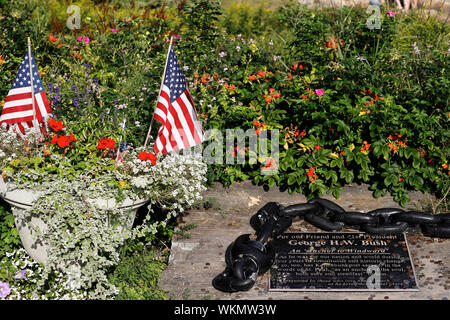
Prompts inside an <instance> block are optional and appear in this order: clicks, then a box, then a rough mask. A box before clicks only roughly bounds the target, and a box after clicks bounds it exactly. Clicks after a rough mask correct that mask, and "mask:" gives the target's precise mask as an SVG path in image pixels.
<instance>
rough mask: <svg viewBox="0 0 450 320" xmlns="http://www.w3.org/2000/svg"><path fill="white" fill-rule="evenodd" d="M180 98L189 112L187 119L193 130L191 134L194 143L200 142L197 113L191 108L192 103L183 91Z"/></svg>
mask: <svg viewBox="0 0 450 320" xmlns="http://www.w3.org/2000/svg"><path fill="white" fill-rule="evenodd" d="M181 99H182V100H183V103H184V105H185V106H186V109H187V110H188V112H189V119H191V121H192V123H193V125H194V130H193V132H192V133H193V136H194V140H195V143H196V144H199V143H202V139H200V136H201V135H202V134H201V132H202V130H201V129H200V123H199V122H198V118H197V114H196V112H195V110H194V108H193V104H191V102H190V101H189V100H188V98H187V96H186V94H185V93H183V94H182V95H181Z"/></svg>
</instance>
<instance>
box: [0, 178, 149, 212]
mask: <svg viewBox="0 0 450 320" xmlns="http://www.w3.org/2000/svg"><path fill="white" fill-rule="evenodd" d="M7 186H8V183H5V182H4V180H3V177H2V176H1V175H0V196H1V197H2V198H3V199H4V200H5V201H6V202H8V203H9V204H10V205H13V206H16V207H19V208H22V209H29V208H31V207H32V206H33V202H34V201H35V200H36V199H37V198H38V195H39V193H40V191H35V190H32V189H19V188H17V189H14V190H11V191H8V188H7ZM148 200H149V199H141V198H139V199H136V200H131V199H130V198H125V199H124V200H122V201H121V202H120V203H121V205H120V206H119V207H117V209H125V210H126V209H135V208H137V207H140V206H142V205H143V204H144V203H146V202H147V201H148ZM87 201H88V202H90V203H99V202H100V208H103V209H114V208H116V205H115V204H116V200H115V199H114V198H110V199H103V198H88V199H87Z"/></svg>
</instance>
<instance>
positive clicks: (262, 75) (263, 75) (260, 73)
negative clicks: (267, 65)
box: [258, 70, 266, 77]
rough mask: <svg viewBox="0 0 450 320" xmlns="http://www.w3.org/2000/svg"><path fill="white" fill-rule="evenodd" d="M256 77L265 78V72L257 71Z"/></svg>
mask: <svg viewBox="0 0 450 320" xmlns="http://www.w3.org/2000/svg"><path fill="white" fill-rule="evenodd" d="M258 76H261V77H265V76H266V72H265V71H263V70H260V71H258Z"/></svg>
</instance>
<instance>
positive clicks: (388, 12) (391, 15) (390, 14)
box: [387, 10, 395, 17]
mask: <svg viewBox="0 0 450 320" xmlns="http://www.w3.org/2000/svg"><path fill="white" fill-rule="evenodd" d="M387 15H388V16H389V17H394V16H395V12H394V11H391V10H388V11H387Z"/></svg>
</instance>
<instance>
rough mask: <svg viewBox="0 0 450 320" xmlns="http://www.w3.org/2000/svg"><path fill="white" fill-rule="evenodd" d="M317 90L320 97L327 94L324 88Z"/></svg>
mask: <svg viewBox="0 0 450 320" xmlns="http://www.w3.org/2000/svg"><path fill="white" fill-rule="evenodd" d="M315 92H316V94H317V96H318V97H321V96H323V95H324V94H325V92H324V91H323V90H322V89H316V90H315Z"/></svg>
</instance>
